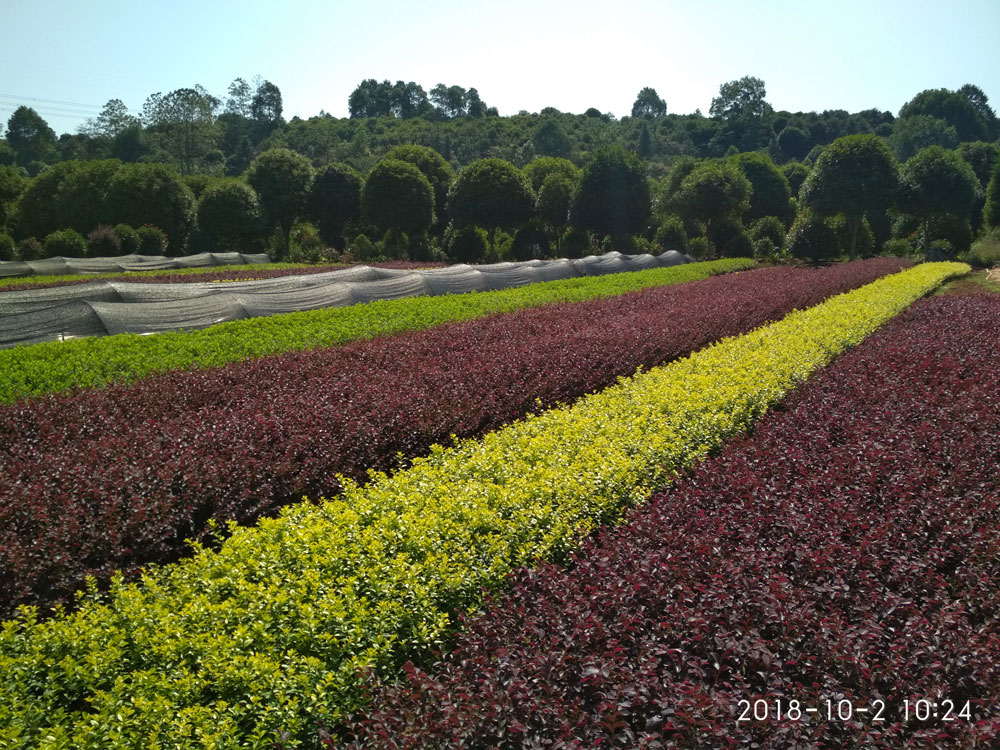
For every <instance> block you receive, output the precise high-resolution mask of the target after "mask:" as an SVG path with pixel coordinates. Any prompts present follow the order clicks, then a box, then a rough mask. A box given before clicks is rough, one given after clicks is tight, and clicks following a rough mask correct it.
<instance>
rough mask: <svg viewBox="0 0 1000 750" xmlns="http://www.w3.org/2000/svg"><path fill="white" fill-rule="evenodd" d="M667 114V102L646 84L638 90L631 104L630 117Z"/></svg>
mask: <svg viewBox="0 0 1000 750" xmlns="http://www.w3.org/2000/svg"><path fill="white" fill-rule="evenodd" d="M665 114H667V103H666V102H665V101H664V100H663V99H661V98H660V96H659V94H657V93H656V89H653V88H650V87H649V86H647V87H646V88H644V89H643V90H642V91H640V92H639V94H638V96H636V98H635V103H634V104H633V105H632V117H663V116H664V115H665Z"/></svg>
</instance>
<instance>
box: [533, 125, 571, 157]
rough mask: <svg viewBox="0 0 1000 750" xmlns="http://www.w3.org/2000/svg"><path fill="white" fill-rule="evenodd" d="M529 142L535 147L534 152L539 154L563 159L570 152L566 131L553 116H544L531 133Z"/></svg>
mask: <svg viewBox="0 0 1000 750" xmlns="http://www.w3.org/2000/svg"><path fill="white" fill-rule="evenodd" d="M531 143H532V145H533V146H534V147H535V153H537V154H540V155H541V156H553V157H560V158H563V159H565V158H567V157H568V156H569V154H570V142H569V136H567V135H566V131H565V130H563V128H562V126H561V125H560V124H559V122H558V120H556V118H554V117H546V118H545V119H544V120H542V123H541V124H540V125H539V126H538V127H537V128H535V132H534V133H532V135H531Z"/></svg>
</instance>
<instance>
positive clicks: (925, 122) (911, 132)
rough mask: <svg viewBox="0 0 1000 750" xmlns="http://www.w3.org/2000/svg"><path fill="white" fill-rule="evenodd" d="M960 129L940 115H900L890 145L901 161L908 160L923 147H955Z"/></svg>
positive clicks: (894, 125)
mask: <svg viewBox="0 0 1000 750" xmlns="http://www.w3.org/2000/svg"><path fill="white" fill-rule="evenodd" d="M958 140H959V139H958V131H957V130H955V127H954V126H953V125H949V124H948V123H947V122H946V121H945V120H943V119H941V118H940V117H933V116H931V115H909V116H908V117H900V118H899V119H898V120H896V122H894V123H893V125H892V135H890V136H889V145H890V146H891V147H892V151H893V153H894V154H895V155H896V158H897V159H899V160H900V161H906V160H907V159H909V158H910V157H911V156H913V155H914V154H915V153H917V152H918V151H919V150H920V149H922V148H927V147H928V146H941V147H943V148H949V149H951V148H955V147H956V146H957V145H958Z"/></svg>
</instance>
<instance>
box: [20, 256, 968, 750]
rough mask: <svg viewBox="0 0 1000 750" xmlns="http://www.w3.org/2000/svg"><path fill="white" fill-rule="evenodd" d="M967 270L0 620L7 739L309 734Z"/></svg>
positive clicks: (931, 275)
mask: <svg viewBox="0 0 1000 750" xmlns="http://www.w3.org/2000/svg"><path fill="white" fill-rule="evenodd" d="M968 270H969V269H968V266H965V265H963V264H954V263H948V264H943V263H942V264H925V265H922V266H918V267H916V268H914V269H910V270H908V271H904V272H902V273H899V274H895V275H893V276H890V277H886V278H884V279H881V280H879V281H876V282H874V283H872V284H869V285H867V286H865V287H862V288H861V289H858V290H855V291H853V292H850V293H848V294H844V295H839V296H837V297H834V298H832V299H830V300H828V301H827V302H825V303H823V304H821V305H818V306H817V307H814V308H810V309H808V310H805V311H799V312H795V313H792V314H791V315H789V316H787V317H786V318H784V319H782V320H781V321H778V322H777V323H774V324H771V325H768V326H765V327H762V328H759V329H757V330H755V331H753V332H751V333H749V334H747V335H745V336H741V337H737V338H732V339H725V340H723V341H721V342H718V343H717V344H715V345H712V346H710V347H708V348H706V349H704V350H701V351H700V352H697V353H695V354H693V355H691V356H690V357H688V358H686V359H683V360H679V361H677V362H675V363H672V364H670V365H668V366H665V367H661V368H654V369H653V370H650V371H648V372H640V373H638V374H637V375H636V376H634V377H632V378H622V379H621V381H620V382H619V384H618V385H616V386H614V387H612V388H609V389H607V390H605V391H602V392H599V393H596V394H594V395H592V396H588V397H585V398H584V399H581V400H580V401H578V402H576V403H575V404H574V405H572V406H568V407H565V408H561V409H554V410H550V411H547V412H543V413H542V414H540V415H537V416H533V417H529V418H527V419H525V420H523V421H519V422H514V423H513V424H511V425H509V426H508V427H506V428H504V429H502V430H500V431H498V432H495V433H491V434H490V435H488V436H487V437H486V438H484V439H483V440H481V441H476V440H465V441H460V442H458V443H457V444H456V445H455V446H454V447H452V448H447V449H446V448H440V447H438V448H435V449H434V450H433V451H432V453H431V454H430V455H429V456H428V457H426V458H423V459H418V460H417V461H415V462H414V464H413V466H412V468H410V469H408V470H406V471H403V472H399V473H397V474H395V475H393V476H385V475H379V476H375V477H373V481H372V482H371V483H370V484H368V485H366V486H365V487H358V486H356V485H353V484H351V483H347V484H348V486H347V488H346V491H345V493H344V495H343V496H342V497H341V498H339V499H337V500H330V501H320V502H319V503H318V504H310V503H302V504H300V505H297V506H292V507H290V508H289V509H287V510H286V511H285V512H284V513H282V515H281V516H280V517H278V518H276V519H271V520H266V521H264V522H262V523H261V524H260V525H259V526H256V527H252V528H233V529H232V535H231V536H230V538H229V539H227V540H226V541H225V542H223V543H221V545H220V548H219V549H218V551H212V550H208V549H202V550H200V551H199V552H198V553H197V554H196V555H195V557H193V558H192V559H190V560H186V561H184V562H181V563H178V564H177V565H174V566H169V567H165V568H156V569H152V570H150V571H149V572H148V573H147V574H146V575H145V576H144V579H143V582H142V584H141V585H135V584H130V585H124V584H122V583H121V581H120V580H119V581H117V582H116V583H115V584H114V585H113V587H112V590H111V593H110V594H109V596H108V598H107V601H105V602H101V601H97V600H96V599H94V600H91V601H85V602H81V606H80V609H79V610H78V611H76V612H75V613H73V614H71V615H65V616H61V617H60V616H57V617H55V618H53V619H51V620H49V621H46V622H42V623H39V622H37V621H36V620H35V619H34V615H33V612H32V611H31V610H23V611H22V616H21V618H20V619H18V620H15V621H9V622H7V623H5V624H4V625H3V627H2V630H0V745H2V746H3V747H5V748H12V749H13V748H29V747H30V748H68V747H73V748H98V747H100V748H109V747H111V748H119V747H120V748H154V747H171V748H188V747H212V748H238V747H239V748H244V747H260V748H263V747H273V746H274V743H276V742H278V743H281V745H282V746H285V747H298V746H318V745H319V737H318V736H317V729H316V722H322V723H323V724H325V725H327V726H336V725H337V723H338V722H339V721H340V720H342V719H343V718H344V716H345V714H347V713H349V712H352V711H355V710H357V709H358V708H360V707H361V703H362V695H363V682H364V677H365V670H367V669H369V668H373V669H376V670H378V671H380V672H382V673H391V672H392V671H394V670H396V669H398V668H399V667H400V665H401V664H402V663H403V662H405V660H407V659H410V658H415V657H420V656H425V655H426V654H427V653H428V651H429V650H430V649H434V648H436V647H439V646H440V645H441V644H443V643H444V642H445V641H446V640H447V638H448V637H449V633H450V630H451V628H452V627H453V623H454V622H455V616H456V614H458V613H461V612H467V611H470V610H471V609H472V608H474V607H475V606H476V605H477V603H478V602H479V601H480V600H481V596H482V591H483V589H484V588H486V589H495V588H497V587H498V586H500V585H501V584H502V581H503V580H504V578H505V576H506V575H507V574H508V573H509V572H510V571H511V570H512V568H514V567H517V566H520V565H525V564H531V563H532V562H533V561H535V560H538V559H541V558H549V559H560V558H563V557H564V556H565V555H566V554H567V553H568V552H569V551H571V550H572V549H573V548H574V547H575V546H576V545H577V544H578V543H579V540H580V538H581V536H582V535H583V534H585V533H586V532H587V531H588V530H590V529H591V528H593V527H594V526H595V525H596V524H599V523H603V522H613V521H614V520H616V519H617V518H619V517H620V515H621V513H622V512H623V511H624V510H625V509H626V508H628V507H630V506H633V505H635V504H637V503H639V502H641V501H642V500H643V499H645V498H646V497H647V496H648V495H649V493H650V492H651V491H653V490H654V489H655V488H656V487H658V486H661V485H662V484H663V483H664V482H666V481H668V480H669V479H670V477H671V476H672V475H673V474H674V473H675V472H676V471H677V470H679V469H681V468H682V467H684V466H687V465H690V464H691V463H692V462H693V461H695V460H696V459H698V458H700V457H702V456H704V455H706V454H707V453H708V452H709V451H710V450H712V449H713V448H715V447H717V446H719V445H720V443H721V442H722V441H723V440H725V439H727V438H728V437H730V436H732V435H734V434H735V433H738V432H740V431H742V430H744V429H745V428H746V427H747V426H748V425H749V424H751V423H752V422H753V421H755V420H756V419H757V418H759V417H760V416H761V415H762V414H763V412H764V411H765V410H766V409H767V408H768V407H769V406H770V405H771V404H773V403H775V402H776V401H777V400H778V399H780V398H781V397H782V395H783V394H784V393H786V392H787V391H788V390H789V389H790V388H793V387H794V386H795V385H796V384H798V383H800V382H801V381H803V380H804V379H805V378H806V377H807V376H808V375H809V374H810V373H811V372H812V371H814V370H815V369H817V368H819V367H822V366H823V365H824V364H826V363H827V362H829V361H830V360H831V359H832V358H833V357H835V356H836V355H837V354H838V353H839V352H841V351H843V350H844V349H845V348H848V347H850V346H853V345H856V344H857V343H859V342H860V341H861V340H863V339H864V337H865V336H867V335H868V334H869V333H871V332H872V331H873V330H875V329H876V328H877V327H878V326H880V325H881V324H883V323H885V322H886V321H887V320H889V319H890V318H892V317H893V316H894V315H896V314H897V313H898V312H900V311H901V310H902V309H904V308H905V307H906V306H907V305H909V304H910V303H911V302H912V301H913V300H915V299H917V298H919V297H921V296H922V295H924V294H926V293H927V292H929V291H930V290H932V289H933V288H935V287H936V286H937V285H938V284H940V283H941V282H942V281H943V280H944V279H947V278H948V277H950V276H953V275H956V274H960V273H965V272H967V271H968Z"/></svg>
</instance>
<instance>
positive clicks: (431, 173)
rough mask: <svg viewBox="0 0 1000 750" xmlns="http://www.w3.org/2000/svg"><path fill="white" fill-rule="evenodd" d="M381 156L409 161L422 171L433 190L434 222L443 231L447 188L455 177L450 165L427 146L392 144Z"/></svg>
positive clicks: (445, 219)
mask: <svg viewBox="0 0 1000 750" xmlns="http://www.w3.org/2000/svg"><path fill="white" fill-rule="evenodd" d="M383 158H384V159H399V160H400V161H405V162H409V163H410V164H412V165H413V166H415V167H416V168H417V169H419V170H420V171H421V172H422V173H423V175H424V177H426V178H427V181H428V182H430V184H431V188H433V190H434V216H435V224H436V225H437V226H438V227H439V228H440V231H441V232H443V231H444V227H445V226H446V225H447V223H448V221H447V218H446V207H447V203H448V189H449V188H450V187H451V183H452V180H454V179H455V172H454V171H453V170H452V168H451V165H449V164H448V162H446V161H445V160H444V157H443V156H441V154H439V153H438V152H437V151H435V150H434V149H432V148H430V147H429V146H416V145H400V146H393V147H392V148H391V149H389V150H388V151H387V152H386V154H385V156H384V157H383Z"/></svg>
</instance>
